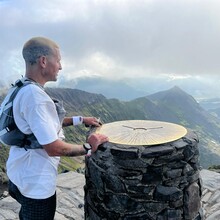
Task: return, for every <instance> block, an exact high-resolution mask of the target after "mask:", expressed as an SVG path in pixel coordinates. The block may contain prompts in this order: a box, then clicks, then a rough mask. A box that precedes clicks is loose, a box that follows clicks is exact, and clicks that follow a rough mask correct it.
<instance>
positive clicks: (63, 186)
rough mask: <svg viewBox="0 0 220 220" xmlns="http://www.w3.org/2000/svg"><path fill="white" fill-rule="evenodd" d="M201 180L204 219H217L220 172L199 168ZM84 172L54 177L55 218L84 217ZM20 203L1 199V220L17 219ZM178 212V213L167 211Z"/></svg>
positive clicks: (219, 196)
mask: <svg viewBox="0 0 220 220" xmlns="http://www.w3.org/2000/svg"><path fill="white" fill-rule="evenodd" d="M200 175H201V178H202V182H203V195H202V201H201V202H202V207H203V214H204V219H205V220H219V219H220V211H219V210H220V201H219V200H220V199H219V198H220V174H219V173H216V172H213V171H209V170H201V172H200ZM84 185H85V177H84V175H83V174H79V173H76V172H68V173H63V174H60V175H58V178H57V211H56V215H55V220H68V219H73V220H83V219H84V189H83V187H84ZM19 209H20V205H19V204H18V203H17V202H16V201H15V200H14V199H13V198H11V197H10V196H8V197H6V198H3V199H2V200H0V210H1V211H0V220H8V219H10V220H18V212H19ZM166 214H167V215H169V216H171V215H174V214H175V215H177V214H178V213H166Z"/></svg>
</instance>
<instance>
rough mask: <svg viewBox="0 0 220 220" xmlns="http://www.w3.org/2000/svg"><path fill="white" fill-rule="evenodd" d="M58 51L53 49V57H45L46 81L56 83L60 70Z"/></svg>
mask: <svg viewBox="0 0 220 220" xmlns="http://www.w3.org/2000/svg"><path fill="white" fill-rule="evenodd" d="M60 60H61V56H60V51H59V49H58V48H55V49H54V53H53V55H49V56H47V65H46V68H45V75H44V76H45V79H46V81H47V82H48V81H57V76H58V72H59V71H60V70H61V69H62V66H61V63H60Z"/></svg>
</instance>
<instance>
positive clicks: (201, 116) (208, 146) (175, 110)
mask: <svg viewBox="0 0 220 220" xmlns="http://www.w3.org/2000/svg"><path fill="white" fill-rule="evenodd" d="M46 92H47V93H48V94H49V95H50V96H52V97H54V98H57V99H61V100H63V103H64V107H65V108H66V110H67V116H72V115H83V116H94V117H100V118H101V120H102V121H103V122H104V123H110V122H113V121H120V120H157V121H166V122H171V123H177V124H180V125H183V126H184V127H186V128H188V129H192V130H194V131H196V132H197V133H198V135H199V139H200V148H201V164H202V166H203V167H204V168H208V167H209V166H212V165H219V164H220V147H219V146H220V138H219V133H220V119H218V118H217V117H214V116H213V115H211V114H209V112H207V111H206V110H204V109H203V108H202V107H201V106H200V105H199V103H198V102H197V101H196V100H195V99H194V98H193V97H192V96H191V95H189V94H188V93H186V92H185V91H183V90H182V89H180V88H179V87H177V86H175V87H172V88H171V89H169V90H164V91H160V92H157V93H154V94H152V95H148V96H143V97H139V98H135V99H133V100H131V101H120V100H118V99H108V98H106V97H105V96H104V95H102V94H96V93H90V92H86V91H82V90H79V89H70V88H46ZM2 99H3V97H2V96H0V100H2ZM87 132H88V128H85V127H84V126H76V127H73V126H71V127H68V128H65V134H66V140H67V141H68V142H74V143H83V142H85V141H86V133H87ZM5 154H6V155H7V153H5ZM6 155H1V156H0V161H2V162H1V164H0V166H1V167H3V164H4V163H5V160H6V159H5V158H3V159H1V157H6ZM66 160H67V159H66ZM69 160H70V161H69ZM71 160H72V159H69V158H68V161H65V163H64V164H63V168H62V169H61V171H62V170H65V169H68V170H69V169H70V167H71V166H72V165H71V163H72V162H71ZM67 164H69V165H67ZM74 167H75V166H74ZM76 169H77V168H76ZM0 171H1V170H0Z"/></svg>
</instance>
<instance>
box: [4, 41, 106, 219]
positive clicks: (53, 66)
mask: <svg viewBox="0 0 220 220" xmlns="http://www.w3.org/2000/svg"><path fill="white" fill-rule="evenodd" d="M22 53H23V58H24V60H25V64H26V73H25V80H28V81H31V82H32V83H30V84H28V85H26V86H23V87H22V88H21V89H20V90H19V92H18V94H17V95H16V97H15V99H14V102H13V114H14V120H15V123H16V125H17V127H18V129H19V130H20V131H21V132H22V133H24V134H27V135H29V134H33V135H34V138H35V139H36V140H37V143H39V144H38V145H39V147H37V148H35V149H26V148H22V147H18V146H19V144H18V146H11V148H10V153H9V158H8V161H7V174H8V177H9V193H10V194H11V196H12V197H14V198H15V199H16V200H17V201H18V202H19V203H20V204H21V209H20V212H19V217H20V219H23V220H36V219H37V220H44V219H45V220H50V219H51V220H52V219H54V214H55V210H56V192H55V188H56V176H57V167H58V164H59V159H60V156H79V155H85V154H87V153H88V151H89V150H90V148H91V151H92V153H94V152H95V151H96V150H97V148H98V146H99V145H100V144H102V143H104V142H106V141H108V138H107V137H106V136H105V135H100V134H91V135H90V136H89V137H88V139H87V142H88V144H87V145H77V144H70V143H67V142H65V141H64V140H63V133H62V125H63V126H69V125H77V124H81V123H84V124H86V125H92V126H100V124H99V121H98V120H97V119H96V118H94V117H80V116H78V117H67V118H65V117H64V114H63V113H65V111H64V110H63V109H62V107H57V103H56V102H54V101H53V100H52V99H51V98H50V97H49V96H48V95H47V94H46V93H45V91H44V89H43V87H44V85H45V83H47V82H49V81H56V80H57V76H58V72H59V70H61V69H62V67H61V63H60V60H61V56H60V51H59V47H58V45H57V44H56V43H55V42H53V41H52V40H50V39H47V38H43V37H35V38H32V39H30V40H29V41H28V42H26V43H25V45H24V47H23V51H22Z"/></svg>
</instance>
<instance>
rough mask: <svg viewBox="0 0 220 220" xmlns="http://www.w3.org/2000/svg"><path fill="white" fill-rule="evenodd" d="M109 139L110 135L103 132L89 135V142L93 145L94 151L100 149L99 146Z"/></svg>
mask: <svg viewBox="0 0 220 220" xmlns="http://www.w3.org/2000/svg"><path fill="white" fill-rule="evenodd" d="M107 141H108V137H107V136H105V135H103V134H95V133H92V134H91V135H89V137H88V139H87V142H88V143H89V144H90V145H91V147H92V152H96V151H97V149H98V146H99V145H100V144H102V143H104V142H107Z"/></svg>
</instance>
